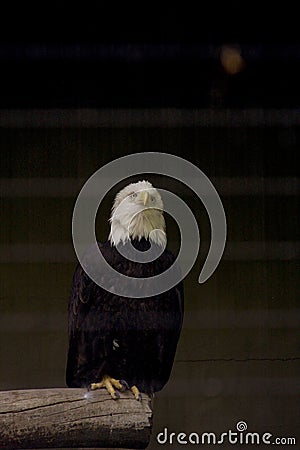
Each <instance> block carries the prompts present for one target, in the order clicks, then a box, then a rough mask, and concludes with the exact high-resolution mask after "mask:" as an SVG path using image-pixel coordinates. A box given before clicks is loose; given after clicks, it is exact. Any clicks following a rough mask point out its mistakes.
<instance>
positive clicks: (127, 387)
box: [120, 380, 130, 392]
mask: <svg viewBox="0 0 300 450" xmlns="http://www.w3.org/2000/svg"><path fill="white" fill-rule="evenodd" d="M120 383H121V385H122V388H121V389H120V391H121V392H124V391H127V390H129V389H130V388H129V386H128V383H127V381H125V380H120Z"/></svg>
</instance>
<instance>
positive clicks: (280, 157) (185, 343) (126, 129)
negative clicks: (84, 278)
mask: <svg viewBox="0 0 300 450" xmlns="http://www.w3.org/2000/svg"><path fill="white" fill-rule="evenodd" d="M43 8H44V9H43V11H38V12H39V13H40V18H39V19H38V20H37V19H36V20H33V19H32V18H31V21H30V23H28V20H27V17H28V16H26V19H25V17H24V15H23V14H25V12H27V13H28V11H27V10H26V11H25V8H24V11H23V10H18V15H17V16H16V14H11V15H9V16H7V17H8V18H7V19H6V18H5V17H2V25H3V26H2V28H1V32H0V37H1V45H0V69H1V70H0V80H1V83H0V150H1V151H0V158H1V175H0V188H1V235H0V263H1V285H0V288H1V292H0V295H1V297H0V299H1V301H0V389H1V390H8V389H24V388H39V387H52V386H53V387H55V386H56V387H57V386H65V364H66V351H67V302H68V296H69V291H70V286H71V280H72V276H73V272H74V269H75V266H76V256H75V253H74V250H73V246H72V236H71V219H72V210H73V207H74V203H75V200H76V197H77V195H78V193H79V191H80V188H81V187H82V185H83V184H84V182H85V181H86V180H87V179H88V177H89V176H91V175H92V174H93V173H94V172H95V171H96V170H97V169H99V168H100V167H101V166H103V165H104V164H106V163H108V162H109V161H112V160H114V159H116V158H118V157H120V156H124V155H127V154H131V153H135V152H143V151H145V152H147V151H157V152H167V153H171V154H174V155H178V156H181V157H183V158H185V159H187V160H189V161H191V162H192V163H194V164H195V165H197V166H198V167H199V168H200V169H201V170H202V171H203V172H204V173H205V174H206V175H207V176H208V177H209V178H210V179H211V181H212V182H213V183H214V185H215V187H216V189H217V190H218V193H219V195H220V197H221V199H222V202H223V205H224V208H225V212H226V215H227V221H228V242H227V246H226V249H225V253H224V257H223V259H222V261H221V263H220V265H219V267H218V269H217V270H216V272H215V273H214V275H213V276H212V277H211V278H210V279H209V280H208V281H207V282H206V283H205V284H203V285H199V284H198V283H197V278H198V274H199V272H200V269H201V266H202V264H203V262H204V260H205V257H206V255H207V250H208V246H209V240H210V226H209V221H208V218H207V215H206V212H205V209H204V207H203V205H202V204H201V201H200V200H199V199H197V198H195V196H194V194H193V193H192V192H191V191H190V190H189V189H188V188H187V187H185V186H183V185H182V184H181V183H179V182H176V181H174V180H171V179H168V178H163V177H159V176H157V175H155V174H149V175H147V178H148V179H149V180H150V181H152V182H153V183H154V184H155V185H156V186H157V187H162V188H164V189H169V190H172V191H173V192H175V193H176V194H177V195H179V196H181V197H182V198H183V200H184V201H186V202H187V203H188V205H189V206H190V207H191V209H192V210H193V212H194V214H195V216H196V218H197V221H198V223H199V227H200V232H201V239H202V244H201V251H200V255H199V258H198V261H197V263H196V265H195V267H194V269H193V270H192V271H191V273H190V274H189V275H188V277H187V279H186V281H185V297H186V302H185V305H186V314H185V320H184V327H183V331H182V335H181V339H180V343H179V346H178V351H177V355H176V360H175V363H174V368H173V372H172V376H171V379H170V381H169V383H168V385H167V386H166V387H165V388H164V390H163V391H161V392H160V393H159V394H157V396H156V398H155V402H154V429H153V436H152V441H151V444H150V447H149V448H151V449H155V448H158V447H159V445H158V444H157V442H156V439H155V437H156V435H157V433H159V432H160V431H162V430H163V429H164V427H168V429H169V430H170V432H172V431H174V432H177V433H179V432H192V431H193V432H198V433H202V432H208V431H213V432H216V433H221V432H225V431H227V430H228V429H232V430H235V425H236V423H237V422H239V421H241V420H244V421H245V422H247V424H248V429H249V431H253V432H262V433H263V432H270V433H272V434H273V436H274V437H296V438H297V439H298V442H299V439H300V435H299V423H300V414H299V331H298V330H299V305H298V303H297V293H298V287H299V285H298V279H299V277H297V269H299V263H298V259H297V258H298V255H299V252H298V249H299V246H298V240H299V235H298V234H299V216H298V209H297V208H298V201H297V191H298V183H297V172H298V170H297V169H298V165H297V159H296V150H297V149H299V140H300V119H299V111H300V92H299V79H300V41H299V36H297V32H296V31H295V30H296V29H295V27H294V24H293V14H290V15H288V16H287V15H286V14H284V12H282V11H277V13H278V15H277V19H278V20H277V22H276V21H274V20H273V19H274V17H273V16H272V15H271V17H270V18H272V20H267V19H266V17H262V16H261V14H258V13H257V11H256V10H255V7H254V6H251V7H250V6H247V5H243V8H242V7H241V6H239V3H238V2H231V3H230V5H227V6H226V8H225V9H224V8H223V9H222V10H220V9H217V10H216V9H215V8H216V5H212V6H211V9H210V10H209V9H207V10H205V11H204V10H200V12H199V11H198V14H192V13H191V11H188V12H187V11H185V10H182V9H178V10H176V9H172V10H167V11H157V10H155V11H154V10H150V8H148V9H147V8H145V10H144V11H140V16H139V19H138V20H137V18H136V15H131V14H127V15H126V16H125V12H127V13H128V11H127V10H126V11H125V9H126V8H124V7H123V9H124V11H123V10H122V11H118V12H119V14H118V15H117V17H116V15H115V13H114V12H113V11H108V10H107V9H104V8H103V7H101V6H99V7H96V8H94V9H91V8H89V7H88V6H87V7H86V8H83V7H82V8H81V10H79V11H78V12H79V14H78V17H77V18H76V19H74V18H73V16H72V15H69V16H68V15H67V14H66V13H65V14H64V15H63V14H62V11H61V8H56V9H55V8H54V7H53V6H51V8H50V7H46V6H45V5H43ZM64 12H65V11H64ZM225 12H226V13H227V14H226V15H225ZM135 13H139V12H137V11H135ZM273 13H274V11H273ZM48 22H49V23H48ZM246 22H247V23H248V27H247V26H246V25H245V24H246ZM47 23H48V25H47ZM283 27H287V31H286V32H284V33H283V31H282V30H283ZM249 30H250V31H249ZM142 178H144V176H143V175H142ZM129 181H131V180H125V181H124V183H123V184H122V186H123V185H125V184H127V182H129ZM122 186H121V185H119V186H116V187H114V188H113V189H112V190H111V192H110V193H109V194H108V195H107V197H106V199H105V201H104V203H103V205H101V209H100V211H99V214H98V218H97V234H98V237H99V239H101V240H105V239H106V237H107V235H108V232H109V227H108V223H107V220H108V218H109V214H110V207H111V202H112V200H113V196H114V195H115V193H116V192H117V191H118V190H119V189H120V188H121V187H122ZM168 225H169V226H168V230H169V231H168V237H169V246H170V248H172V249H175V250H176V249H177V248H178V244H179V234H178V228H177V226H176V224H175V223H174V221H173V220H172V219H171V218H168ZM208 447H209V446H208ZM170 448H172V446H170ZM173 448H175V447H174V446H173ZM186 448H189V446H186ZM191 448H192V446H191ZM203 448H205V446H203ZM237 448H243V447H242V446H241V447H239V446H237Z"/></svg>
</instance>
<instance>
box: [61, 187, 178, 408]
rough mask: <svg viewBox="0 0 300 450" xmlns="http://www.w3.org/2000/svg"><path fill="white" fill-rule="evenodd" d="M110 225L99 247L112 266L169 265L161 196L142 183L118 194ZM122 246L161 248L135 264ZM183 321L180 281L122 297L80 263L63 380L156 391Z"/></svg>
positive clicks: (127, 270)
mask: <svg viewBox="0 0 300 450" xmlns="http://www.w3.org/2000/svg"><path fill="white" fill-rule="evenodd" d="M110 223H111V229H110V234H109V237H108V241H107V242H105V243H98V246H99V250H100V251H101V253H102V255H103V257H104V258H105V259H106V261H107V262H108V263H109V264H110V265H111V266H112V267H113V268H114V269H115V270H117V271H118V272H120V273H122V274H124V275H127V276H129V277H136V278H141V277H142V278H147V277H153V276H154V275H157V274H160V273H162V272H164V271H165V270H167V269H168V268H169V267H170V266H172V264H174V261H175V256H174V254H173V253H172V252H171V251H169V250H167V249H166V248H165V247H166V231H165V229H166V226H165V220H164V216H163V202H162V199H161V196H160V194H159V192H158V191H157V190H156V189H155V188H154V187H153V186H152V184H151V183H149V182H148V181H139V182H137V183H132V184H130V185H128V186H126V187H125V188H124V189H122V190H121V191H120V192H119V193H118V194H117V195H116V198H115V201H114V204H113V208H112V214H111V218H110ZM128 244H132V246H133V247H134V248H135V249H137V250H138V251H139V252H145V251H146V250H148V249H149V248H150V246H154V247H157V248H158V249H162V248H164V250H163V252H160V253H161V254H160V256H159V257H158V258H157V259H156V260H154V261H150V262H145V263H143V262H136V261H132V260H130V259H127V258H126V257H125V256H123V255H122V254H121V253H120V252H119V251H118V248H120V246H123V247H126V245H128ZM100 270H101V268H100ZM112 282H113V280H112ZM182 321H183V284H182V282H179V283H178V284H177V285H176V286H174V287H173V288H172V289H170V290H168V291H166V292H164V293H161V294H158V295H155V296H151V297H145V298H128V297H125V296H124V297H122V296H119V295H115V294H112V293H110V292H108V291H106V290H105V289H103V288H102V287H100V286H99V285H98V284H96V283H95V282H94V281H93V280H92V279H91V278H90V277H89V276H88V275H87V274H86V272H85V271H84V269H83V268H82V267H81V265H79V264H78V266H77V268H76V270H75V273H74V277H73V283H72V288H71V295H70V300H69V307H68V335H69V349H68V360H67V371H66V382H67V385H68V386H69V387H86V388H89V389H98V388H106V389H107V390H108V392H109V393H110V395H111V397H112V398H113V399H117V398H119V397H120V394H119V391H123V390H125V389H130V390H131V391H132V393H133V395H134V396H135V398H136V399H137V400H141V398H142V397H141V392H144V393H147V394H148V395H152V394H154V393H155V392H157V391H159V390H161V389H162V388H163V386H164V385H165V384H166V383H167V381H168V379H169V377H170V373H171V369H172V366H173V361H174V356H175V352H176V347H177V343H178V339H179V335H180V331H181V327H182Z"/></svg>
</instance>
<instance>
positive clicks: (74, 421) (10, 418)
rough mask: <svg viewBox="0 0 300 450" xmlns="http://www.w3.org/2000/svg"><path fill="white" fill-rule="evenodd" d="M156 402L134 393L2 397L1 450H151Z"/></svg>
mask: <svg viewBox="0 0 300 450" xmlns="http://www.w3.org/2000/svg"><path fill="white" fill-rule="evenodd" d="M151 426H152V409H151V399H150V398H149V397H148V396H147V395H145V394H143V399H142V401H141V402H138V401H137V400H135V398H134V397H133V395H132V394H131V393H130V392H125V393H121V394H120V398H119V399H118V400H113V399H112V398H111V397H110V395H109V394H108V393H107V392H106V391H104V390H102V389H101V390H97V391H90V392H87V390H86V389H64V388H56V389H30V390H16V391H2V392H0V448H1V449H14V450H16V449H22V448H23V449H24V448H26V449H33V448H39V449H41V448H63V447H65V448H78V447H82V448H88V447H90V448H91V447H97V448H101V447H108V448H132V449H134V448H140V449H142V448H146V447H147V445H148V443H149V440H150V433H151Z"/></svg>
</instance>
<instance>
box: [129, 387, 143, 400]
mask: <svg viewBox="0 0 300 450" xmlns="http://www.w3.org/2000/svg"><path fill="white" fill-rule="evenodd" d="M131 392H132V393H133V395H134V397H135V399H136V400H137V401H138V402H141V401H142V394H141V393H140V391H139V390H138V388H137V387H136V386H132V388H131Z"/></svg>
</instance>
